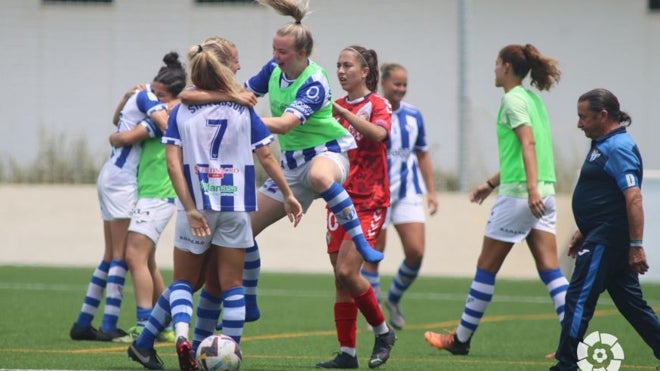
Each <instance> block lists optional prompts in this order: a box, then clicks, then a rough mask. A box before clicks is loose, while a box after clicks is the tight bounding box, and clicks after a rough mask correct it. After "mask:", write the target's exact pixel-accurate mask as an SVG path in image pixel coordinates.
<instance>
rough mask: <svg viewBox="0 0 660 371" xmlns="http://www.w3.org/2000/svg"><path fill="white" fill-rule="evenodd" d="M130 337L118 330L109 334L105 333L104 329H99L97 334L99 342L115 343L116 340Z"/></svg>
mask: <svg viewBox="0 0 660 371" xmlns="http://www.w3.org/2000/svg"><path fill="white" fill-rule="evenodd" d="M126 335H128V334H127V333H126V331H124V330H122V329H120V328H116V329H114V330H110V331H108V332H105V331H103V329H99V330H98V331H97V332H96V340H98V341H113V340H114V339H117V338H120V337H124V336H126Z"/></svg>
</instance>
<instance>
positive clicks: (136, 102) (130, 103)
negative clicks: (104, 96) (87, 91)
mask: <svg viewBox="0 0 660 371" xmlns="http://www.w3.org/2000/svg"><path fill="white" fill-rule="evenodd" d="M164 109H167V107H166V106H165V105H164V104H162V103H160V102H159V101H158V98H156V95H155V94H154V93H152V92H151V88H150V86H149V85H147V89H146V90H141V91H136V92H135V93H134V94H133V95H132V96H131V97H130V98H128V100H127V101H126V103H125V104H124V107H123V108H122V110H121V112H120V114H119V122H118V123H117V132H123V131H129V130H132V129H133V128H135V127H136V126H137V125H143V126H144V127H145V128H147V130H148V131H149V133H150V135H151V136H157V135H160V129H159V128H158V126H157V125H155V124H154V123H152V122H151V120H149V119H148V118H149V115H151V114H152V113H153V112H156V111H158V110H164ZM141 152H142V144H141V143H137V144H134V145H132V146H126V147H113V148H112V152H111V153H110V157H109V158H108V160H107V161H106V162H105V164H104V165H103V168H102V169H101V173H102V174H100V175H102V177H99V179H103V181H104V182H106V183H110V184H106V186H109V185H112V184H115V185H119V186H122V185H134V186H136V187H137V185H136V184H137V168H138V164H139V162H140V153H141Z"/></svg>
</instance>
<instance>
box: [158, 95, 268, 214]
mask: <svg viewBox="0 0 660 371" xmlns="http://www.w3.org/2000/svg"><path fill="white" fill-rule="evenodd" d="M273 140H274V137H273V135H272V134H271V133H270V131H269V130H268V128H266V125H265V124H264V123H263V121H262V120H261V119H260V118H259V116H257V114H256V113H255V112H254V110H253V109H252V108H248V107H245V106H241V105H238V104H236V103H233V102H220V103H211V104H203V105H192V106H188V105H185V104H180V105H178V106H176V107H175V108H174V110H173V111H172V112H171V113H170V119H169V122H168V125H167V130H166V131H165V134H164V135H163V143H165V144H167V145H176V146H180V147H181V148H182V152H183V173H184V176H185V178H186V181H187V183H188V188H189V189H190V193H191V195H192V197H193V199H194V201H195V204H196V206H197V208H198V209H200V210H215V211H255V210H256V209H257V185H256V174H255V168H254V159H253V157H252V151H254V150H255V149H257V148H259V147H262V146H264V145H268V144H270V143H271V142H272V141H273ZM179 208H180V209H181V205H180V204H179Z"/></svg>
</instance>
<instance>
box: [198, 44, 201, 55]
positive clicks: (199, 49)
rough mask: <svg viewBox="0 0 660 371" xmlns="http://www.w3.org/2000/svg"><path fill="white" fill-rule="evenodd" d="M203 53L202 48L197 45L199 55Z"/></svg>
mask: <svg viewBox="0 0 660 371" xmlns="http://www.w3.org/2000/svg"><path fill="white" fill-rule="evenodd" d="M201 52H202V46H201V45H199V44H197V53H201Z"/></svg>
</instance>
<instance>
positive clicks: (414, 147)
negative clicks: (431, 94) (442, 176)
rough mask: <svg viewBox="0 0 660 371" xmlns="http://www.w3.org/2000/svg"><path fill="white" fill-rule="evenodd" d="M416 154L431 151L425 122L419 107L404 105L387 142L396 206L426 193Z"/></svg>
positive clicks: (393, 117) (393, 196) (395, 113)
mask: <svg viewBox="0 0 660 371" xmlns="http://www.w3.org/2000/svg"><path fill="white" fill-rule="evenodd" d="M417 151H421V152H426V151H428V144H427V142H426V132H425V130H424V120H423V119H422V114H421V112H420V111H419V109H418V108H417V107H415V106H413V105H411V104H408V103H406V102H401V105H400V106H399V109H397V110H396V111H394V112H393V113H392V130H391V131H390V140H389V141H388V142H387V166H388V171H389V176H390V196H391V200H392V202H393V203H394V202H396V201H398V200H400V199H402V198H405V197H406V196H407V195H411V194H424V193H426V186H425V185H424V181H423V179H422V175H421V173H420V171H419V167H418V165H417V156H416V155H415V153H416V152H417Z"/></svg>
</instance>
